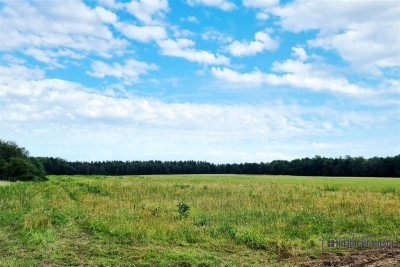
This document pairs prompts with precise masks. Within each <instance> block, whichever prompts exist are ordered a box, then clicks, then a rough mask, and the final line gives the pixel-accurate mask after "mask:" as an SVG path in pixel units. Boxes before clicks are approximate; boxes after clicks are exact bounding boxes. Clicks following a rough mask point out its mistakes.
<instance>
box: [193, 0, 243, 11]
mask: <svg viewBox="0 0 400 267" xmlns="http://www.w3.org/2000/svg"><path fill="white" fill-rule="evenodd" d="M187 2H188V4H189V5H191V6H193V5H204V6H211V7H216V8H219V9H221V10H224V11H231V10H233V9H235V8H236V5H235V4H234V3H233V2H231V1H229V0H188V1H187Z"/></svg>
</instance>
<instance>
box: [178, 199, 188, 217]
mask: <svg viewBox="0 0 400 267" xmlns="http://www.w3.org/2000/svg"><path fill="white" fill-rule="evenodd" d="M177 207H178V212H179V214H180V216H181V217H187V216H188V215H189V210H190V206H189V205H188V204H186V203H185V202H179V204H178V205H177Z"/></svg>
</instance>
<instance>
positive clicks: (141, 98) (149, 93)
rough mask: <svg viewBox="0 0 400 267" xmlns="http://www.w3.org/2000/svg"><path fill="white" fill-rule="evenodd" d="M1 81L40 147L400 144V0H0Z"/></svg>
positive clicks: (18, 119)
mask: <svg viewBox="0 0 400 267" xmlns="http://www.w3.org/2000/svg"><path fill="white" fill-rule="evenodd" d="M0 89H1V90H0V108H1V110H0V111H1V113H0V115H1V117H0V138H1V139H2V140H12V141H15V142H17V144H18V145H20V146H22V147H25V148H27V149H28V150H29V151H30V153H31V155H32V156H52V157H61V158H63V159H67V160H84V161H92V160H93V161H95V160H205V161H209V162H215V163H230V162H237V163H239V162H269V161H272V160H275V159H285V160H291V159H295V158H303V157H313V156H315V155H320V156H324V157H340V156H342V157H344V156H346V155H350V156H353V157H355V156H363V157H366V158H369V157H373V156H380V157H382V156H394V155H398V154H400V1H397V0H388V1H386V0H376V1H361V0H353V1H341V0H330V1H307V0H303V1H298V0H294V1H279V0H243V1H233V0H132V1H118V0H99V1H78V0H76V1H69V0H53V1H50V0H46V1H43V0H37V1H24V0H14V1H11V0H6V1H4V0H0Z"/></svg>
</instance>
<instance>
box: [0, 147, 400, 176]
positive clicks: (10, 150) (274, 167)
mask: <svg viewBox="0 0 400 267" xmlns="http://www.w3.org/2000/svg"><path fill="white" fill-rule="evenodd" d="M46 174H47V175H78V174H79V175H150V174H156V175H163V174H270V175H298V176H356V177H400V155H397V156H394V157H373V158H369V159H365V158H363V157H350V156H346V157H344V158H342V157H339V158H326V157H321V156H315V157H313V158H302V159H294V160H291V161H288V160H274V161H271V162H260V163H240V164H238V163H232V164H231V163H224V164H215V163H210V162H206V161H194V160H188V161H158V160H148V161H118V160H114V161H91V162H86V161H67V160H65V159H61V158H53V157H32V156H29V152H28V150H26V149H25V148H21V147H19V146H18V145H17V144H16V143H15V142H13V141H2V140H0V179H2V180H11V181H17V180H25V181H27V180H44V179H46V178H45V175H46Z"/></svg>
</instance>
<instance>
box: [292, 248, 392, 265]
mask: <svg viewBox="0 0 400 267" xmlns="http://www.w3.org/2000/svg"><path fill="white" fill-rule="evenodd" d="M295 266H301V267H308V266H313V267H314V266H348V267H361V266H373V267H378V266H391V267H392V266H393V267H396V266H400V246H399V244H398V245H397V246H396V247H395V248H393V249H386V250H385V249H381V250H373V251H360V252H331V253H327V254H326V255H325V256H323V257H322V258H320V259H316V260H308V261H303V262H299V263H298V264H296V265H295Z"/></svg>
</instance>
